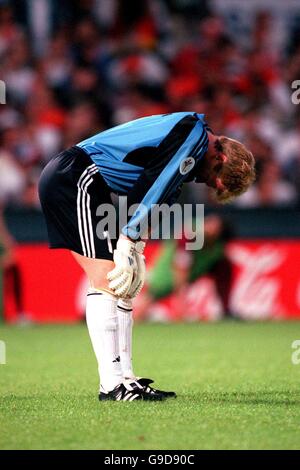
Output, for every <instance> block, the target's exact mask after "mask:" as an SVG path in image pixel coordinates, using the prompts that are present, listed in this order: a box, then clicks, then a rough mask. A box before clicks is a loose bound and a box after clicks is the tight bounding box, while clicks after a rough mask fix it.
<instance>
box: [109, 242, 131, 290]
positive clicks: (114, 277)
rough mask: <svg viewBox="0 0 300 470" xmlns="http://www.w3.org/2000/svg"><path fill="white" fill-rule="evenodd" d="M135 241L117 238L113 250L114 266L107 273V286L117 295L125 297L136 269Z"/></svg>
mask: <svg viewBox="0 0 300 470" xmlns="http://www.w3.org/2000/svg"><path fill="white" fill-rule="evenodd" d="M134 252H135V242H133V241H131V240H129V239H128V238H119V240H118V242H117V247H116V250H114V263H115V267H114V269H113V270H112V271H110V272H109V273H108V274H107V279H108V280H109V281H110V282H109V288H110V289H111V290H112V291H113V292H114V293H115V295H116V296H117V297H127V295H128V293H129V290H130V288H131V285H132V280H133V275H134V272H135V271H136V260H135V256H134Z"/></svg>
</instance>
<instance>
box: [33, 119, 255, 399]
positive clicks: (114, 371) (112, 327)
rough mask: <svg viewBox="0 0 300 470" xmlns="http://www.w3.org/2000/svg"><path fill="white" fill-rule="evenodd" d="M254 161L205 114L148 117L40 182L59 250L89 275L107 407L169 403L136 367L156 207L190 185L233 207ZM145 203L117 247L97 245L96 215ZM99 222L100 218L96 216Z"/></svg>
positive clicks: (88, 146)
mask: <svg viewBox="0 0 300 470" xmlns="http://www.w3.org/2000/svg"><path fill="white" fill-rule="evenodd" d="M254 178H255V171H254V158H253V155H252V154H251V152H249V151H248V150H247V149H246V148H245V146H244V145H243V144H241V143H240V142H237V141H235V140H232V139H229V138H227V137H224V136H217V135H214V134H213V133H212V131H211V130H210V129H209V128H208V126H207V124H206V122H205V119H204V115H203V114H198V113H194V112H178V113H171V114H165V115H155V116H149V117H145V118H141V119H137V120H135V121H131V122H129V123H126V124H122V125H120V126H116V127H114V128H112V129H109V130H107V131H104V132H101V133H99V134H97V135H95V136H92V137H90V138H88V139H86V140H84V141H83V142H80V143H78V144H77V145H76V146H74V147H72V148H70V149H68V150H66V151H64V152H62V153H60V154H59V155H57V156H55V157H54V158H53V159H52V160H51V161H50V162H49V163H48V165H47V166H46V168H45V169H44V171H43V173H42V175H41V178H40V183H39V194H40V200H41V204H42V209H43V212H44V215H45V218H46V222H47V228H48V236H49V241H50V247H51V248H67V249H69V250H70V251H71V252H72V253H73V256H74V257H75V259H76V261H77V262H78V263H79V265H80V266H81V267H82V269H83V270H84V272H85V273H86V275H87V277H88V279H89V283H90V288H89V290H88V293H87V304H86V319H87V326H88V330H89V334H90V338H91V342H92V345H93V349H94V352H95V355H96V358H97V361H98V366H99V374H100V392H99V399H100V400H117V401H134V400H162V399H164V398H167V397H169V396H175V393H174V392H164V391H161V390H156V389H154V388H153V387H152V386H150V384H151V383H152V380H151V379H146V378H140V377H138V376H137V375H136V374H135V372H134V370H133V366H132V358H131V352H132V325H133V320H132V299H133V298H134V297H135V296H136V295H138V293H139V292H140V290H141V288H142V286H143V283H144V278H145V261H144V256H143V249H144V242H143V241H142V240H141V239H140V233H139V230H140V227H142V226H143V224H144V222H145V220H146V219H147V220H148V218H149V216H150V214H151V208H152V205H153V204H162V203H166V204H172V203H173V202H175V200H176V198H177V197H178V196H179V194H180V189H181V186H182V184H183V183H185V182H187V181H196V182H203V183H206V184H207V185H208V186H210V187H212V188H214V189H215V192H216V198H217V199H218V200H219V201H221V202H226V201H227V200H229V199H232V198H234V197H236V196H239V195H240V194H242V193H243V192H244V191H246V190H247V189H248V187H249V186H250V184H251V183H252V182H253V181H254ZM112 193H116V194H117V195H124V196H126V197H127V206H128V208H130V207H131V206H132V205H133V204H138V205H139V204H141V206H140V207H142V208H143V209H145V208H146V210H139V207H138V208H137V210H136V211H135V212H134V214H133V215H132V216H131V217H130V218H129V220H128V221H127V223H126V224H124V226H123V227H122V230H121V233H120V235H119V238H118V240H117V241H116V240H114V239H113V237H112V236H111V237H110V236H109V234H107V237H106V239H104V237H102V236H99V235H101V234H99V233H97V231H96V226H97V224H98V222H99V216H97V208H98V207H99V206H101V205H103V204H112V198H111V194H112ZM98 213H99V212H98Z"/></svg>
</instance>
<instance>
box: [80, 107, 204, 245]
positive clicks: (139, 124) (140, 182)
mask: <svg viewBox="0 0 300 470" xmlns="http://www.w3.org/2000/svg"><path fill="white" fill-rule="evenodd" d="M207 129H208V126H207V124H206V123H205V120H204V115H203V114H197V113H194V112H180V113H171V114H160V115H154V116H148V117H144V118H141V119H137V120H134V121H130V122H128V123H126V124H121V125H119V126H116V127H113V128H111V129H108V130H106V131H104V132H100V133H99V134H96V135H94V136H93V137H90V138H88V139H86V140H84V141H82V142H80V143H79V144H77V146H78V147H81V148H82V149H83V150H84V151H85V152H86V153H87V154H88V155H89V156H90V158H91V159H92V160H93V162H94V163H95V164H96V165H97V167H98V169H99V172H100V173H101V175H102V177H103V179H104V180H105V181H106V183H107V185H108V186H109V187H110V188H111V190H112V191H113V192H116V193H117V194H122V195H127V198H128V201H127V203H128V207H130V205H132V204H137V203H138V204H142V206H141V207H142V208H143V210H141V209H140V210H139V208H138V209H137V210H136V211H135V213H134V214H133V216H132V217H131V219H130V220H129V222H128V224H127V225H126V226H124V227H123V229H122V232H123V233H124V234H125V235H127V236H129V237H130V238H132V239H137V238H138V237H139V227H141V226H142V225H143V219H144V218H145V217H149V215H150V213H151V208H152V205H153V204H162V203H168V204H171V203H172V202H174V201H175V200H176V197H177V196H178V195H179V193H180V188H181V186H182V184H183V183H184V182H185V181H192V180H193V179H194V178H195V177H196V174H197V165H198V163H199V161H200V160H201V158H202V157H203V155H204V154H205V153H206V151H207V147H208V135H207ZM145 208H146V210H145Z"/></svg>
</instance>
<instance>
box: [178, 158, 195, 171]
mask: <svg viewBox="0 0 300 470" xmlns="http://www.w3.org/2000/svg"><path fill="white" fill-rule="evenodd" d="M194 166H195V159H194V158H193V157H188V158H185V159H184V160H182V162H181V163H180V167H179V171H180V173H181V174H182V175H186V174H187V173H189V172H190V171H191V170H192V169H193V168H194Z"/></svg>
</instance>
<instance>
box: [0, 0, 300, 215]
mask: <svg viewBox="0 0 300 470" xmlns="http://www.w3.org/2000/svg"><path fill="white" fill-rule="evenodd" d="M299 10H300V5H299ZM299 33H300V31H297V30H296V29H295V30H290V31H287V34H286V40H285V41H283V42H278V41H274V22H273V17H272V13H271V12H267V11H259V12H257V14H256V17H255V20H254V21H253V24H251V28H250V32H249V31H248V32H247V37H243V38H241V40H240V41H239V40H237V39H236V36H235V35H234V32H233V31H231V29H230V26H229V25H228V23H227V22H226V21H225V19H224V18H223V17H221V16H218V15H217V14H216V12H215V11H214V10H213V9H212V5H211V3H210V2H209V1H208V0H207V1H205V0H202V1H201V2H200V1H193V0H190V1H186V2H182V1H180V0H164V1H163V0H148V1H147V0H145V1H140V0H130V1H129V2H127V1H126V2H125V1H122V0H80V1H79V0H73V1H70V0H39V1H38V2H37V1H35V0H24V1H22V2H12V1H11V2H10V1H3V0H0V79H1V80H3V81H4V82H5V84H6V92H7V97H6V99H7V104H6V105H2V104H0V205H1V203H2V205H3V204H7V203H17V204H21V205H24V206H30V207H32V206H33V207H35V206H36V207H38V198H37V192H36V183H37V180H38V176H39V174H40V171H41V168H42V167H43V166H44V165H45V164H46V162H47V161H48V160H49V159H50V158H51V157H52V156H53V155H54V154H56V153H58V152H59V151H60V150H61V149H64V148H67V147H70V146H72V145H74V144H76V143H78V142H79V141H81V140H82V139H84V138H85V137H87V136H90V135H92V134H93V133H96V132H99V131H101V130H103V129H106V128H108V127H110V126H113V125H116V124H119V123H122V122H125V121H128V120H131V119H135V118H138V117H141V116H145V115H150V114H156V113H167V112H175V111H197V112H200V113H204V114H205V115H206V119H207V121H208V123H209V125H210V127H211V128H212V129H213V131H214V132H215V133H217V134H218V133H220V134H226V135H229V136H231V137H233V138H238V139H240V140H242V141H243V142H244V143H245V144H246V145H247V146H248V147H249V148H250V149H251V150H252V152H253V153H254V155H255V158H256V161H257V182H256V184H255V186H254V187H253V188H252V189H251V190H250V191H248V193H247V194H245V195H244V196H242V197H241V198H240V199H239V201H238V202H236V204H237V205H239V206H240V207H256V206H276V207H277V206H295V205H297V204H299V201H300V105H298V106H296V105H294V104H292V101H291V94H292V89H291V83H292V82H293V81H294V80H297V79H300V34H299ZM275 34H276V30H275ZM245 35H246V32H245ZM242 39H243V40H242ZM189 191H190V195H191V197H192V198H193V200H194V201H198V202H206V201H209V200H210V199H209V198H210V195H209V193H207V192H206V191H207V190H206V189H205V188H202V185H194V184H192V185H191V186H190V190H189Z"/></svg>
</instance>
